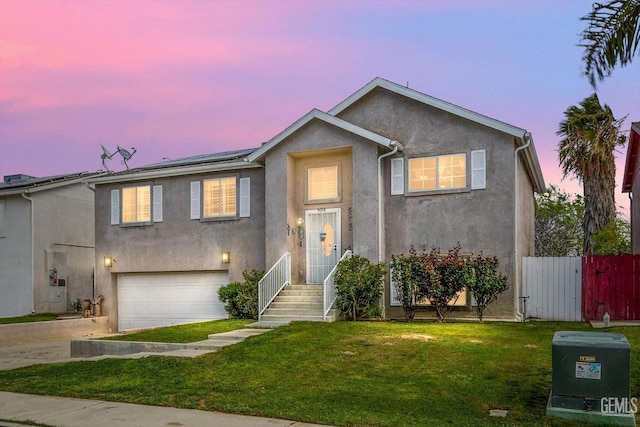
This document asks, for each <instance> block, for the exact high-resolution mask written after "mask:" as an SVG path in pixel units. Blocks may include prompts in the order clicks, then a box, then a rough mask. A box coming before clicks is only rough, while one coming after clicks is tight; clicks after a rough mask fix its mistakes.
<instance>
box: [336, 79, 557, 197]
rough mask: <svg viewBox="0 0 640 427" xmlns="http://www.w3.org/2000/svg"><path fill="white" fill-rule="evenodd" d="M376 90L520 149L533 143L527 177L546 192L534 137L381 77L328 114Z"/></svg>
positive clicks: (527, 157) (344, 107) (519, 129)
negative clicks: (495, 134)
mask: <svg viewBox="0 0 640 427" xmlns="http://www.w3.org/2000/svg"><path fill="white" fill-rule="evenodd" d="M377 88H382V89H385V90H388V91H391V92H394V93H397V94H398V95H401V96H404V97H406V98H409V99H413V100H414V101H418V102H420V103H422V104H425V105H429V106H431V107H434V108H437V109H439V110H442V111H446V112H448V113H450V114H453V115H455V116H458V117H462V118H464V119H467V120H470V121H472V122H475V123H478V124H481V125H483V126H486V127H489V128H491V129H495V130H497V131H500V132H503V133H506V134H507V135H511V136H513V137H514V138H515V139H516V140H517V141H518V145H519V146H524V145H526V144H527V141H529V140H530V141H531V144H530V145H529V146H528V147H527V148H526V149H525V150H524V151H525V153H524V154H525V163H526V166H527V169H528V173H529V175H530V176H531V179H532V181H533V183H534V186H535V189H536V191H539V192H543V191H544V190H545V183H544V178H543V176H542V169H541V168H540V163H539V161H538V155H537V154H536V150H535V147H534V145H533V139H532V138H531V134H530V133H529V132H527V131H526V130H525V129H521V128H519V127H516V126H513V125H510V124H508V123H505V122H501V121H500V120H496V119H492V118H491V117H488V116H485V115H483V114H479V113H476V112H474V111H471V110H467V109H466V108H462V107H459V106H457V105H455V104H451V103H450V102H446V101H443V100H441V99H438V98H434V97H432V96H429V95H425V94H424V93H421V92H418V91H416V90H413V89H409V88H407V87H404V86H400V85H398V84H396V83H393V82H390V81H388V80H385V79H383V78H380V77H376V78H375V79H373V80H372V81H371V82H369V83H368V84H367V85H366V86H364V87H363V88H361V89H360V90H358V91H357V92H355V93H354V94H353V95H351V96H349V97H348V98H347V99H345V100H344V101H342V102H341V103H339V104H338V105H336V106H335V107H333V108H332V109H331V110H329V114H331V115H334V116H337V115H339V114H340V113H342V112H343V111H345V110H346V109H347V108H349V107H350V106H352V105H353V104H355V103H356V102H358V101H359V100H360V99H362V98H363V97H365V96H366V95H367V94H369V93H370V92H372V91H373V90H375V89H377Z"/></svg>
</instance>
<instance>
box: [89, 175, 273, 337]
mask: <svg viewBox="0 0 640 427" xmlns="http://www.w3.org/2000/svg"><path fill="white" fill-rule="evenodd" d="M226 176H237V177H238V178H250V204H251V212H250V217H248V218H232V219H221V220H206V219H190V183H191V182H192V181H202V180H203V179H209V178H216V177H218V178H219V177H226ZM140 183H145V184H150V185H161V186H162V189H163V190H162V191H163V203H162V206H163V220H162V222H156V223H153V224H148V225H138V226H121V225H111V224H110V217H111V197H110V194H111V190H112V189H120V188H122V187H123V185H121V184H102V185H97V186H96V212H95V218H96V248H97V250H96V283H97V286H98V293H101V294H103V295H104V297H105V300H104V303H103V311H105V314H106V315H109V316H110V319H109V321H110V326H111V328H112V329H114V330H115V329H116V326H117V275H118V274H119V273H142V272H182V271H190V272H198V271H202V272H208V271H228V273H229V280H230V281H232V282H233V281H242V280H243V278H242V272H243V271H245V270H250V269H257V270H264V269H265V222H264V218H265V203H264V201H265V191H264V170H263V169H260V168H256V169H243V170H241V171H228V172H215V173H209V174H200V175H188V176H179V177H165V178H157V179H154V180H152V181H149V180H143V181H140ZM140 183H139V184H140ZM222 251H230V252H231V263H230V264H223V263H222V257H221V255H222ZM105 256H111V257H114V258H116V260H117V261H116V262H115V263H114V265H113V267H112V268H106V267H104V265H103V259H104V257H105Z"/></svg>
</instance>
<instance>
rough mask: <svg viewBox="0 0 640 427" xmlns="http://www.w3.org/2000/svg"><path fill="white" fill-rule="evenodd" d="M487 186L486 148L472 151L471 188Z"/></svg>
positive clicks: (476, 188)
mask: <svg viewBox="0 0 640 427" xmlns="http://www.w3.org/2000/svg"><path fill="white" fill-rule="evenodd" d="M485 188H487V158H486V152H485V150H472V151H471V189H472V190H484V189H485Z"/></svg>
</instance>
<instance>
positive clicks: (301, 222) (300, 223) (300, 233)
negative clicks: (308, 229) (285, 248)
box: [296, 217, 304, 246]
mask: <svg viewBox="0 0 640 427" xmlns="http://www.w3.org/2000/svg"><path fill="white" fill-rule="evenodd" d="M296 225H297V226H298V237H299V238H300V246H302V239H304V219H302V217H299V218H298V219H297V220H296Z"/></svg>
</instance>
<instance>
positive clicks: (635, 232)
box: [631, 156, 640, 254]
mask: <svg viewBox="0 0 640 427" xmlns="http://www.w3.org/2000/svg"><path fill="white" fill-rule="evenodd" d="M635 171H636V174H635V177H634V179H633V187H632V188H631V194H632V196H631V197H633V201H631V245H632V248H631V253H634V254H640V156H638V161H637V163H636V167H635Z"/></svg>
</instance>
